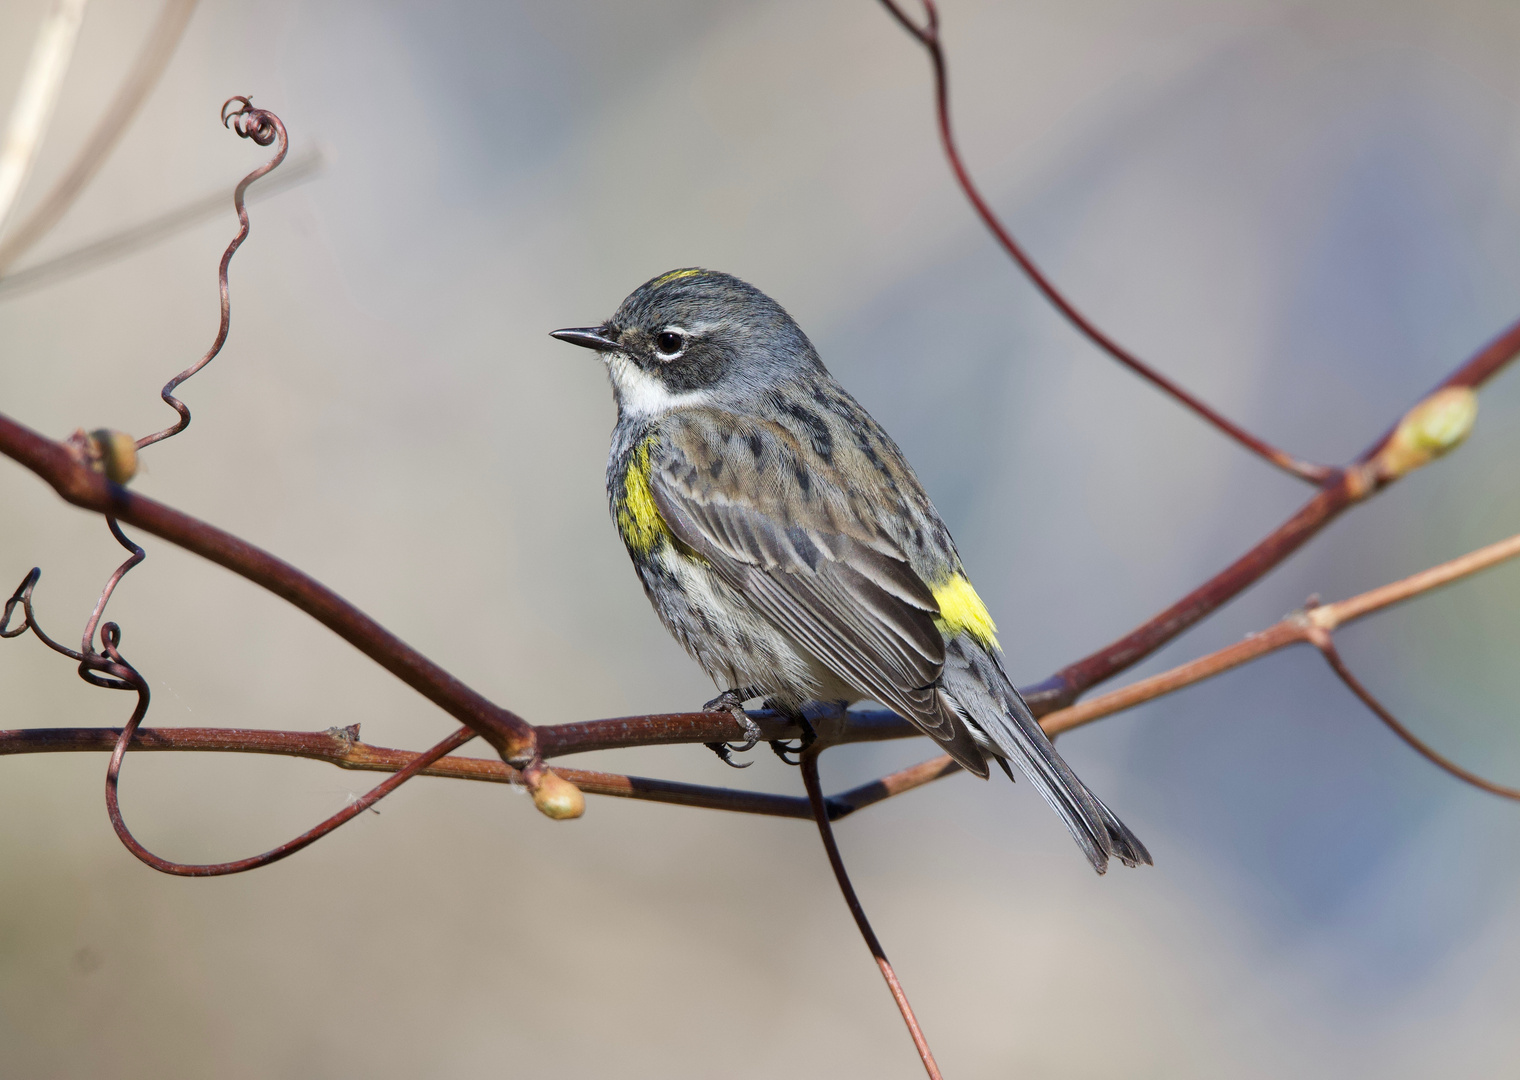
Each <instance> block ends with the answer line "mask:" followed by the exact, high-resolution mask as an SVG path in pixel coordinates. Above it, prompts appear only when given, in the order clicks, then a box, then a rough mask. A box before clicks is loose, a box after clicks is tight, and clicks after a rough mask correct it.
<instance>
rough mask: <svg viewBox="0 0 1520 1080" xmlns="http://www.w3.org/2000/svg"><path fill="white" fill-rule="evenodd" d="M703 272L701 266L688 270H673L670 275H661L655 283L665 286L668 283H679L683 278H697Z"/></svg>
mask: <svg viewBox="0 0 1520 1080" xmlns="http://www.w3.org/2000/svg"><path fill="white" fill-rule="evenodd" d="M702 272H703V270H702V268H701V267H700V266H693V267H691V268H689V269H686V270H672V271H671V272H670V273H668V274H661V275H660V276H659V277H657V278H655V279H654V283H655V284H656V285H664V284H665V283H666V282H667V281H679V280H680V279H681V278H683V277H696V276H697V275H698V274H700V273H702Z"/></svg>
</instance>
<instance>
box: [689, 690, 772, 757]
mask: <svg viewBox="0 0 1520 1080" xmlns="http://www.w3.org/2000/svg"><path fill="white" fill-rule="evenodd" d="M754 696H755V693H754V691H753V690H752V689H749V688H745V689H743V690H739V689H735V690H725V691H723V693H721V694H719V695H718V696H717V697H715V698H713V699H712V700H711V701H709V702H708V703H707V704H706V705H703V706H702V708H703V710H704V711H706V712H726V713H728V714H729V715H730V716H732V717H733V718H734V719H735V720H737V721H738V722H739V726H740V727H742V728H743V729H744V741H743V742H737V743H731V742H710V743H705V744H704V745H705V746H706V747H707V748H708V749H709V750H711V751H712V752H713V753H715V754H717V755H718V757H719V758H720V759H721V760H722V762H723V764H725V765H727V766H729V767H730V768H734V769H747V768H749V767H750V766H751V765H753V764H754V762H752V761H742V762H741V761H735V760H734V759H733V757H732V755H733V754H743V753H746V752H748V751H750V750H753V749H754V748H755V747H756V746H757V745H758V744H759V742H760V734H761V732H760V725H759V724H757V723H755V722H754V721H753V720H751V719H750V718H749V714H748V713H746V712H745V711H744V703H745V702H746V701H748V700H749V699H750V698H752V697H754Z"/></svg>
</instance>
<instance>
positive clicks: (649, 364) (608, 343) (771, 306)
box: [552, 267, 823, 416]
mask: <svg viewBox="0 0 1520 1080" xmlns="http://www.w3.org/2000/svg"><path fill="white" fill-rule="evenodd" d="M552 336H554V337H557V338H559V339H560V340H561V341H568V342H570V343H571V344H572V345H581V346H584V347H585V348H588V349H595V350H597V351H598V352H600V353H601V354H602V359H603V360H604V361H605V362H606V364H607V373H608V375H609V376H610V377H611V379H612V389H613V393H614V394H616V395H617V402H618V411H619V413H620V414H621V415H625V416H643V415H658V414H659V413H662V412H665V411H666V410H668V409H671V408H675V407H677V406H681V405H698V404H708V403H711V404H733V403H741V402H744V401H752V400H754V395H756V394H757V393H760V392H762V391H764V390H766V389H768V388H770V387H773V386H776V385H778V384H780V383H783V382H786V381H787V380H789V379H792V378H795V377H797V376H800V375H811V374H817V373H821V372H822V371H823V365H822V363H820V362H819V359H818V353H817V352H816V351H815V350H814V349H813V344H812V342H810V341H808V339H807V335H806V334H804V333H803V332H802V330H801V328H800V327H798V325H797V324H796V323H795V322H793V321H792V317H791V316H790V315H788V314H787V313H786V311H785V310H784V309H783V308H782V307H781V305H780V304H778V303H776V301H774V300H772V299H771V298H770V297H769V296H766V295H765V294H764V293H763V292H761V291H760V290H759V289H757V288H755V287H754V286H753V285H750V284H748V283H746V282H743V281H740V280H739V279H738V278H736V277H733V276H732V275H730V274H720V273H718V272H717V271H714V270H702V269H698V268H696V267H691V268H688V269H685V270H672V271H670V273H668V274H661V275H660V276H659V277H657V278H654V279H652V280H650V281H646V282H645V283H644V284H642V285H640V286H639V287H638V288H637V289H635V290H634V292H633V295H631V296H629V297H628V299H626V300H624V301H623V303H622V305H621V306H620V307H619V308H618V309H617V313H616V314H615V315H613V316H612V318H610V319H608V320H607V321H606V322H605V323H603V324H602V325H601V326H588V327H580V328H575V329H569V330H555V331H554V332H553V335H552Z"/></svg>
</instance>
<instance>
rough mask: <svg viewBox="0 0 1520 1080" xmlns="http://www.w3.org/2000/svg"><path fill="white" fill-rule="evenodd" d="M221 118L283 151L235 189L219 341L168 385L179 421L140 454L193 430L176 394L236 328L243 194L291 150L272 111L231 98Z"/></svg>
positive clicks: (167, 396)
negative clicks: (230, 274)
mask: <svg viewBox="0 0 1520 1080" xmlns="http://www.w3.org/2000/svg"><path fill="white" fill-rule="evenodd" d="M233 105H236V106H237V108H235V109H234V108H232V106H233ZM229 110H231V111H229ZM221 115H222V123H223V124H224V125H226V127H228V128H229V129H230V130H232V131H234V132H236V133H237V134H238V135H239V136H241V137H242V138H245V139H252V140H253V141H254V142H256V143H258V144H259V145H260V146H268V145H269V144H270V143H272V142H274V141H275V140H276V139H278V140H279V142H280V148H279V149H278V150H277V151H275V155H274V157H272V158H270V159H269V160H268V161H266V162H264V164H262V165H260V166H259V167H258V168H257V169H254V170H253V172H251V173H249V174H248V175H247V176H245V177H243V179H242V180H240V181H239V182H238V186H237V187H236V188H235V189H233V192H232V205H233V206H234V207H235V208H236V209H237V215H238V232H237V235H236V236H234V237H233V238H232V242H231V243H230V244H228V245H227V250H226V251H224V252H222V261H221V264H220V265H219V266H218V268H217V272H216V282H217V288H218V290H219V291H220V293H221V301H222V320H221V324H220V325H219V326H218V327H217V331H216V340H215V341H213V342H212V343H211V348H209V349H207V350H206V355H204V356H202V357H201V358H200V359H199V360H197V361H196V362H195V363H193V364H191V365H190V366H189V367H187V368H186V369H185V370H184V371H181V372H180V373H179V374H178V375H176V376H174V378H172V379H170V380H169V381H168V382H167V383H165V384H164V389H163V391H162V392H161V393H160V394H159V396H160V397H161V398H163V399H164V402H165V403H166V404H167V405H168V406H169V407H170V408H172V409H173V410H174V411H175V412H177V413H179V420H177V421H176V422H175V423H174V424H172V425H170V426H169V427H166V428H164V430H162V431H158V432H154V433H153V434H152V435H145V436H143V437H142V438H141V439H138V440H137V448H138V449H139V450H141V449H142V448H143V447H145V446H152V445H153V444H154V443H156V442H161V441H163V440H164V439H167V438H169V437H170V436H173V435H178V434H179V433H180V432H181V431H184V430H185V429H186V428H187V427H189V426H190V407H189V406H188V405H186V404H185V403H184V402H183V401H181V400H180V399H179V398H177V397H175V396H174V390H175V388H176V387H178V386H179V384H180V383H182V382H184V381H185V380H186V379H188V378H190V376H192V375H194V374H195V373H196V372H197V371H199V370H200V369H201V368H203V367H205V366H206V365H207V364H209V363H211V361H212V360H215V359H216V355H217V353H219V352H221V351H222V346H223V345H225V344H226V343H227V332H228V331H229V330H230V329H231V327H232V305H231V300H230V298H229V296H228V292H227V267H228V266H229V265H231V263H232V256H233V255H234V254H235V253H236V252H237V249H238V248H239V247H241V246H242V244H243V241H244V240H246V239H248V207H246V206H245V205H243V194H244V192H246V191H247V190H248V185H249V184H251V183H253V182H254V181H255V180H257V179H259V178H260V177H262V176H267V175H268V174H269V173H271V172H273V171H274V170H275V169H276V168H277V167H278V166H279V164H280V162H282V161H284V160H285V154H286V152H287V151H288V150H289V149H290V139H289V137H288V136H287V135H286V134H285V125H284V123H282V122H281V120H280V118H279V117H278V116H276V115H275V114H274V113H272V112H270V111H269V110H268V109H255V108H254V107H253V102H252V101H251V100H250V99H249V98H247V97H243V96H239V97H233V98H228V99H227V100H226V102H224V103H223V104H222V114H221Z"/></svg>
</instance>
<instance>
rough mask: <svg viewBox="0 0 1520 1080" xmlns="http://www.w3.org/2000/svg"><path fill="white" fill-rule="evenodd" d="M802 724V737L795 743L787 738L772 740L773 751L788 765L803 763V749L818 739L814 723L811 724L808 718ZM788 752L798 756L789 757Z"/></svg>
mask: <svg viewBox="0 0 1520 1080" xmlns="http://www.w3.org/2000/svg"><path fill="white" fill-rule="evenodd" d="M801 724H802V737H801V738H799V739H798V740H797V741H796V742H795V743H792V742H789V741H788V740H786V739H772V740H771V741H770V747H771V752H772V753H774V754H775V755H776V756H777V757H778V758H780V759H781V760H782V761H784V762H786V763H787V764H788V765H801V764H802V754H803V751H805V750H806V749H807V748H808V747H810V746H812V745H813V744H814V743H815V742H817V741H818V735H817V733H816V732H814V731H813V725H812V724H809V723H808V722H807V721H806V720H803V721H802V722H801ZM787 754H796V755H797V757H796V758H795V759H793V758H789V757H787V756H786V755H787Z"/></svg>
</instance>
